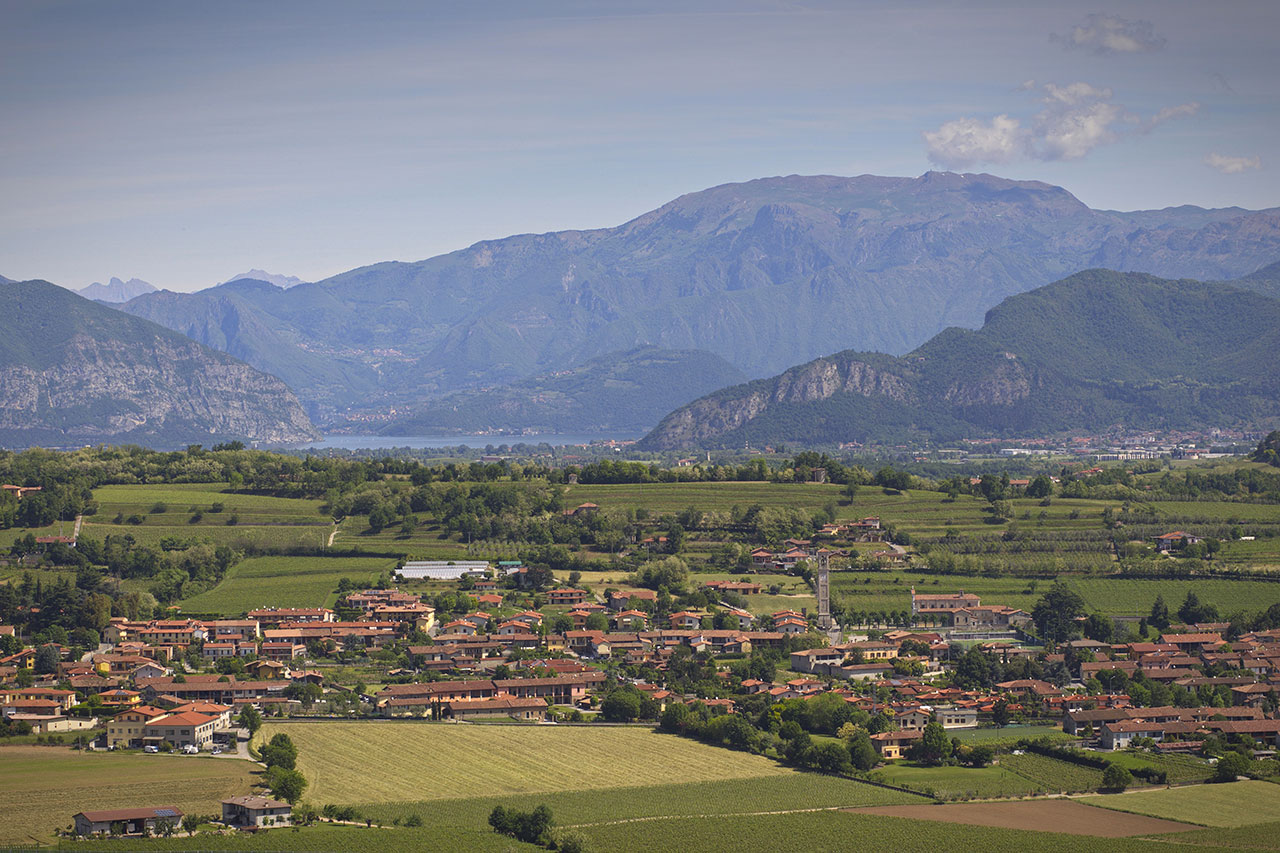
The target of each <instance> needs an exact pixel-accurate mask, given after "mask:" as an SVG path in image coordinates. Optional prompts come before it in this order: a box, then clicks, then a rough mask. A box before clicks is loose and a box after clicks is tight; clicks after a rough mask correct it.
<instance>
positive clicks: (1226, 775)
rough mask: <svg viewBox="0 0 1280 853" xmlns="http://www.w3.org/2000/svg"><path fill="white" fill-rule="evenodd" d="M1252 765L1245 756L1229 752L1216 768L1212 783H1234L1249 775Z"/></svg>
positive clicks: (1219, 760)
mask: <svg viewBox="0 0 1280 853" xmlns="http://www.w3.org/2000/svg"><path fill="white" fill-rule="evenodd" d="M1250 764H1251V762H1250V761H1249V759H1248V758H1247V757H1246V756H1244V755H1243V754H1241V753H1239V752H1228V753H1227V754H1226V755H1224V756H1222V757H1221V758H1219V759H1218V766H1217V767H1215V768H1214V771H1213V780H1212V781H1214V782H1234V781H1236V779H1237V778H1239V777H1241V776H1245V775H1247V774H1248V773H1249V768H1250Z"/></svg>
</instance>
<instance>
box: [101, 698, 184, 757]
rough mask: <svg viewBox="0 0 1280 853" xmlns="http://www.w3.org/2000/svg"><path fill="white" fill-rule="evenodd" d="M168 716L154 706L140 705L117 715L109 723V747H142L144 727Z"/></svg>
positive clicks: (165, 712) (164, 711) (161, 709)
mask: <svg viewBox="0 0 1280 853" xmlns="http://www.w3.org/2000/svg"><path fill="white" fill-rule="evenodd" d="M168 714H169V712H168V711H166V710H165V709H164V708H157V707H155V706H153V705H139V706H137V707H135V708H130V709H129V710H127V711H122V712H120V713H119V714H116V715H115V716H114V717H112V718H111V720H110V721H108V723H107V746H114V747H121V746H142V736H143V726H145V725H146V724H147V723H149V722H151V721H152V720H158V719H160V718H161V717H165V716H167V715H168Z"/></svg>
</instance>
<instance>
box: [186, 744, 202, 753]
mask: <svg viewBox="0 0 1280 853" xmlns="http://www.w3.org/2000/svg"><path fill="white" fill-rule="evenodd" d="M199 752H200V747H198V746H196V745H195V744H194V743H189V744H187V745H186V746H184V747H183V748H182V754H183V755H197V754H199Z"/></svg>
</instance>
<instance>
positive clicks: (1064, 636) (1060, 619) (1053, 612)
mask: <svg viewBox="0 0 1280 853" xmlns="http://www.w3.org/2000/svg"><path fill="white" fill-rule="evenodd" d="M1084 610H1085V608H1084V599H1083V598H1081V597H1080V595H1079V594H1078V593H1076V592H1074V591H1073V590H1071V589H1070V588H1069V587H1067V586H1066V585H1065V584H1063V583H1062V582H1060V581H1059V582H1058V583H1055V584H1054V585H1053V588H1052V589H1050V590H1049V591H1048V592H1046V593H1045V594H1044V595H1043V596H1042V597H1041V598H1040V600H1039V601H1037V602H1036V605H1035V607H1033V608H1032V609H1031V619H1032V620H1033V621H1034V622H1035V623H1036V630H1037V631H1039V632H1040V636H1041V638H1042V639H1044V640H1046V641H1052V642H1055V643H1061V642H1063V641H1064V640H1069V639H1071V637H1072V636H1074V635H1075V633H1076V622H1075V620H1076V617H1078V616H1083V615H1084Z"/></svg>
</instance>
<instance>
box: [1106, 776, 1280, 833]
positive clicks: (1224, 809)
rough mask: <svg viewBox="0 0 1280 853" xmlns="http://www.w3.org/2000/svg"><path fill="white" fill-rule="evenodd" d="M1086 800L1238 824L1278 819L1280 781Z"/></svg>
mask: <svg viewBox="0 0 1280 853" xmlns="http://www.w3.org/2000/svg"><path fill="white" fill-rule="evenodd" d="M1083 802H1087V803H1089V804H1090V805H1097V806H1102V807H1104V808H1109V809H1117V810H1118V811H1126V812H1133V813H1134V814H1145V815H1151V816H1152V817H1163V818H1168V819H1169V820H1181V821H1186V822H1187V823H1198V824H1200V825H1202V826H1219V827H1237V826H1246V825H1248V824H1252V823H1260V822H1262V821H1265V820H1274V818H1275V816H1276V815H1277V814H1280V785H1276V784H1274V783H1271V782H1228V783H1226V784H1218V785H1190V786H1187V787H1184V788H1162V789H1157V790H1153V791H1136V792H1133V793H1126V794H1120V795H1113V796H1100V797H1089V798H1087V799H1085V800H1083Z"/></svg>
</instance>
